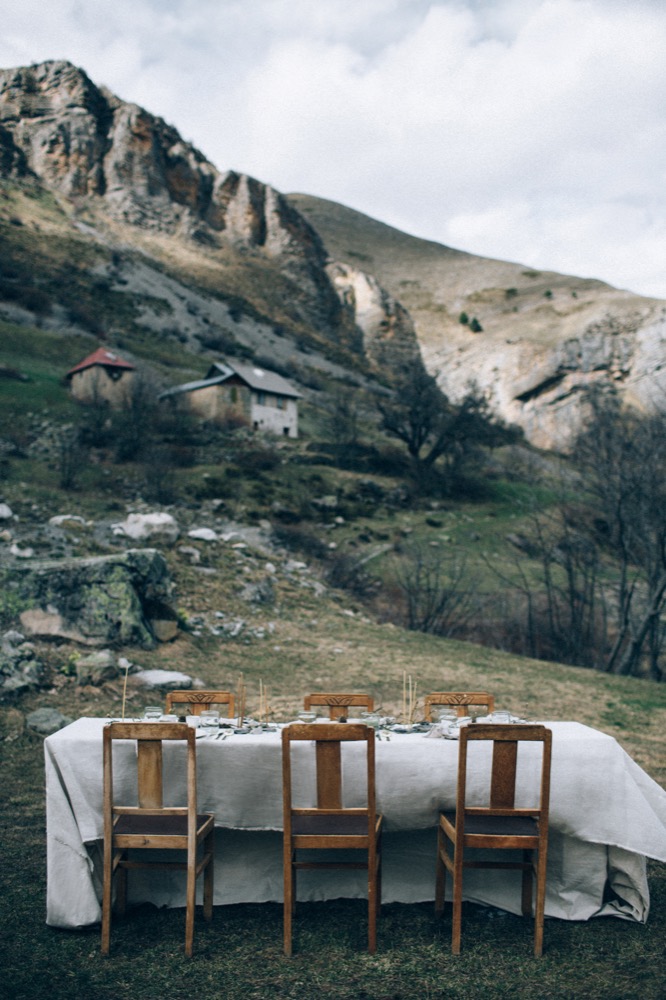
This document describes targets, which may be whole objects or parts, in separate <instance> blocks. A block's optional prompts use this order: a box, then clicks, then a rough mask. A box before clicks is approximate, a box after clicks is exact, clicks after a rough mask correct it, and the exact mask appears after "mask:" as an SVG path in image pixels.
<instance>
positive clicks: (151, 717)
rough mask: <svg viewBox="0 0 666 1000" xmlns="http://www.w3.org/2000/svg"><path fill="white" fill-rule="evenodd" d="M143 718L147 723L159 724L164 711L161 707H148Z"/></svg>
mask: <svg viewBox="0 0 666 1000" xmlns="http://www.w3.org/2000/svg"><path fill="white" fill-rule="evenodd" d="M143 717H144V719H145V720H146V722H159V721H160V719H161V718H162V709H161V707H160V706H159V705H147V706H146V707H145V708H144V710H143Z"/></svg>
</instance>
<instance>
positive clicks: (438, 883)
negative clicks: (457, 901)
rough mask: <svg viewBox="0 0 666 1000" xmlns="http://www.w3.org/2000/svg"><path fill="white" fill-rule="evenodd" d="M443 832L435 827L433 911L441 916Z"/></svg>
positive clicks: (443, 886)
mask: <svg viewBox="0 0 666 1000" xmlns="http://www.w3.org/2000/svg"><path fill="white" fill-rule="evenodd" d="M445 847H446V845H445V843H444V834H443V833H442V828H441V827H438V829H437V861H436V863H435V913H436V914H437V915H438V916H440V917H441V915H442V913H443V912H444V900H445V898H446V866H445V864H444V861H443V860H442V853H443V852H444V850H445Z"/></svg>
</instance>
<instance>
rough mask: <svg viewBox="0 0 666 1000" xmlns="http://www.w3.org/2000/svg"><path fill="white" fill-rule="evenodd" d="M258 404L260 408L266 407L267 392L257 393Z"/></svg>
mask: <svg viewBox="0 0 666 1000" xmlns="http://www.w3.org/2000/svg"><path fill="white" fill-rule="evenodd" d="M257 402H258V403H259V406H265V405H266V393H265V392H258V393H257Z"/></svg>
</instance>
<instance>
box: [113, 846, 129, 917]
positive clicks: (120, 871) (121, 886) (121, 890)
mask: <svg viewBox="0 0 666 1000" xmlns="http://www.w3.org/2000/svg"><path fill="white" fill-rule="evenodd" d="M127 856H128V855H127V851H123V852H122V854H120V855H119V859H120V863H119V865H118V868H117V870H116V903H115V908H116V913H117V914H118V915H119V916H121V917H124V916H125V913H126V911H127V868H123V866H122V861H124V860H125V858H127Z"/></svg>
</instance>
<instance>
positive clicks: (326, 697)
mask: <svg viewBox="0 0 666 1000" xmlns="http://www.w3.org/2000/svg"><path fill="white" fill-rule="evenodd" d="M313 705H324V706H326V707H327V708H328V717H329V719H340V718H346V717H347V716H348V715H349V709H350V708H364V709H366V711H368V712H372V710H373V709H374V707H375V703H374V701H373V699H372V698H371V697H370V695H369V694H322V693H315V694H306V696H305V698H304V699H303V707H304V708H305V709H306V711H308V712H309V711H310V710H311V708H312V707H313Z"/></svg>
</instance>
